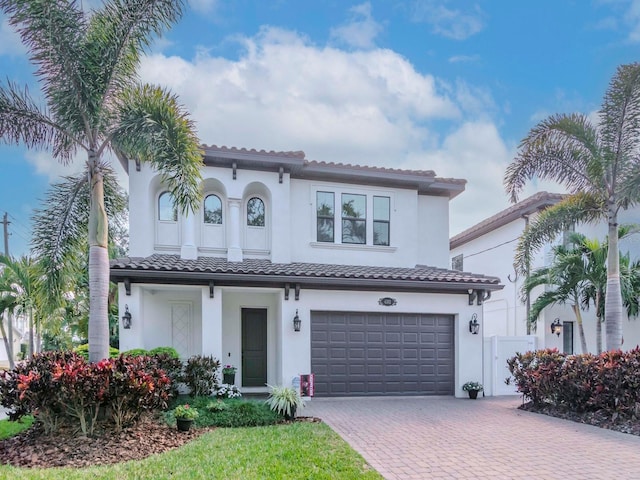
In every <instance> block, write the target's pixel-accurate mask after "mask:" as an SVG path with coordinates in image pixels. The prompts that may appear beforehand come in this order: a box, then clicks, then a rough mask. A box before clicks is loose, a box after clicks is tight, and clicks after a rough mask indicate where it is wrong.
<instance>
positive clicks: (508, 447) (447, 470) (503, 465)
mask: <svg viewBox="0 0 640 480" xmlns="http://www.w3.org/2000/svg"><path fill="white" fill-rule="evenodd" d="M520 402H521V400H520V398H519V397H493V398H492V397H486V398H479V399H478V400H475V401H474V400H469V399H456V398H451V397H402V398H390V397H385V398H346V399H314V400H312V401H311V402H309V403H308V404H307V407H306V408H305V409H304V410H302V412H300V413H301V414H302V415H305V416H315V417H319V418H321V419H322V420H324V421H325V422H326V423H327V424H329V426H331V428H333V429H334V430H335V431H336V432H338V434H339V435H340V436H342V438H344V439H345V440H346V441H347V442H349V444H351V446H352V447H353V448H354V449H355V450H357V451H358V452H359V453H360V454H361V455H362V456H363V457H364V458H365V460H366V461H367V462H368V463H369V464H370V465H371V466H372V467H373V468H375V469H376V470H377V471H378V472H380V473H381V474H382V475H383V476H384V477H385V478H387V479H390V480H396V479H398V480H400V479H402V480H407V479H421V480H422V479H444V478H446V479H489V478H490V479H536V480H538V479H581V480H591V479H593V480H596V479H597V480H600V479H609V478H616V479H638V478H640V437H637V436H633V435H627V434H623V433H618V432H612V431H609V430H603V429H600V428H597V427H592V426H590V425H582V424H578V423H574V422H570V421H566V420H561V419H557V418H552V417H548V416H546V415H538V414H534V413H528V412H523V411H521V410H518V409H517V406H518V405H519V404H520Z"/></svg>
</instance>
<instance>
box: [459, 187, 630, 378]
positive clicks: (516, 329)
mask: <svg viewBox="0 0 640 480" xmlns="http://www.w3.org/2000/svg"><path fill="white" fill-rule="evenodd" d="M562 198H563V196H562V195H560V194H555V193H548V192H539V193H536V194H535V195H532V196H531V197H529V198H526V199H524V200H522V201H521V202H518V203H516V204H514V205H512V206H511V207H509V208H507V209H505V210H502V211H500V212H498V213H496V214H495V215H493V216H491V217H489V218H487V219H485V220H483V221H481V222H480V223H478V224H476V225H474V226H472V227H470V228H468V229H467V230H465V231H463V232H461V233H459V234H457V235H455V236H453V237H452V238H451V242H450V248H451V261H452V268H454V269H457V270H461V271H463V270H472V271H480V272H484V273H486V274H489V275H495V276H498V277H500V278H501V279H502V281H503V282H504V284H505V288H504V289H503V290H501V291H499V292H496V294H495V295H493V296H492V298H491V299H490V300H488V301H486V302H485V303H484V305H483V310H484V329H483V332H484V335H485V337H492V336H498V337H513V336H523V335H526V334H527V333H529V332H528V331H527V322H526V319H527V317H528V312H529V308H530V305H531V303H532V302H534V301H535V300H536V298H537V296H538V295H539V294H540V293H542V291H544V289H543V288H542V287H539V288H537V289H536V290H534V291H533V292H532V295H531V296H530V298H528V299H527V298H526V297H525V298H523V297H522V292H521V288H522V285H523V282H524V278H523V277H522V276H520V275H517V274H516V272H515V271H514V269H513V261H514V254H515V249H516V246H517V243H518V239H519V238H520V236H521V235H522V232H523V231H524V229H525V228H526V226H527V224H528V223H529V222H531V221H533V220H534V219H535V217H536V216H537V215H538V214H539V212H540V211H542V210H543V209H545V208H547V207H550V206H552V205H555V204H556V203H558V202H559V201H560V200H561V199H562ZM618 221H619V223H620V224H629V223H633V224H637V223H640V206H635V207H632V208H630V209H628V210H624V211H621V212H620V213H619V216H618ZM575 230H576V231H577V232H580V233H582V234H584V235H585V236H586V237H587V238H593V239H598V240H600V241H604V239H605V237H606V235H607V225H606V222H604V221H603V222H598V223H594V224H581V225H576V226H575ZM560 241H562V238H558V239H557V241H556V242H554V243H548V244H546V245H545V246H544V247H543V248H542V249H541V250H540V251H538V252H537V253H536V254H535V255H534V257H533V259H532V265H531V269H532V270H535V269H537V268H540V267H543V266H545V265H548V264H549V261H550V260H551V253H552V248H553V245H555V244H557V243H558V242H560ZM620 251H621V252H622V253H626V252H629V253H630V255H631V258H632V259H638V258H640V236H639V235H637V234H634V235H631V236H629V237H627V238H624V239H621V240H620ZM547 288H550V287H547ZM581 314H582V319H583V328H584V332H585V337H586V343H587V349H588V351H590V352H595V351H596V318H597V317H596V315H595V311H594V308H593V306H592V307H591V308H590V309H589V310H587V311H582V312H581ZM556 322H557V323H559V324H560V325H562V328H560V329H556V328H555V327H554V329H553V331H552V329H551V325H552V324H553V323H556ZM530 333H531V335H534V336H535V337H536V342H535V343H536V346H537V348H545V347H549V348H558V350H560V351H564V352H565V353H583V352H582V348H581V345H580V340H579V332H578V326H577V324H576V316H575V314H574V312H573V310H572V307H571V305H555V306H553V307H547V308H546V309H544V310H543V311H542V313H541V315H540V317H539V318H538V321H537V322H536V328H535V329H533V330H532V331H531V332H530ZM602 336H603V340H602V344H603V346H604V345H605V344H606V338H605V337H606V332H605V328H604V325H603V328H602ZM623 337H624V344H623V348H625V349H631V348H634V347H636V346H637V345H638V344H640V321H639V320H635V319H633V318H632V319H625V320H624V322H623ZM503 379H504V377H502V378H500V379H499V380H500V381H502V380H503Z"/></svg>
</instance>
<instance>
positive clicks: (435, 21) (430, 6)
mask: <svg viewBox="0 0 640 480" xmlns="http://www.w3.org/2000/svg"><path fill="white" fill-rule="evenodd" d="M446 3H448V0H445V1H444V2H443V1H438V0H416V1H415V3H414V8H413V20H414V21H416V22H425V23H428V24H429V25H431V31H432V32H433V33H435V34H437V35H442V36H444V37H447V38H452V39H454V40H465V39H467V38H469V37H470V36H472V35H475V34H476V33H478V32H480V31H482V29H483V28H484V27H485V17H486V15H485V13H484V12H483V11H482V9H481V8H480V7H479V6H477V5H475V6H474V7H473V8H471V9H469V10H467V11H463V10H460V9H450V8H447V7H446V6H445V4H446Z"/></svg>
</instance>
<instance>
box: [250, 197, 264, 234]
mask: <svg viewBox="0 0 640 480" xmlns="http://www.w3.org/2000/svg"><path fill="white" fill-rule="evenodd" d="M247 225H249V226H251V227H264V202H263V201H262V200H261V199H259V198H258V197H252V198H250V199H249V201H248V202H247Z"/></svg>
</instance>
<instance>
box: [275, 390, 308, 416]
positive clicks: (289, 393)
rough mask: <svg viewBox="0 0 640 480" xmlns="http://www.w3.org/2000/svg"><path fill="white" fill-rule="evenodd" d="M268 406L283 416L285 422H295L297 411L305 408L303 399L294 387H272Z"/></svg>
mask: <svg viewBox="0 0 640 480" xmlns="http://www.w3.org/2000/svg"><path fill="white" fill-rule="evenodd" d="M269 387H270V388H271V393H270V394H269V398H268V399H267V404H268V405H269V407H271V410H273V411H274V412H277V413H279V414H280V415H283V416H284V418H285V420H293V418H294V417H295V416H296V410H297V409H298V408H303V407H304V402H303V401H302V397H300V394H299V393H298V390H296V389H295V388H293V387H272V386H271V385H269Z"/></svg>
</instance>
